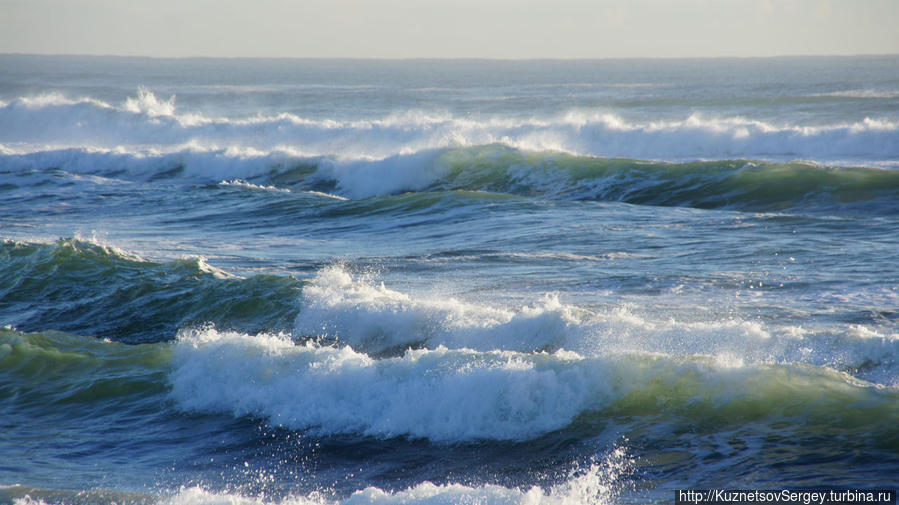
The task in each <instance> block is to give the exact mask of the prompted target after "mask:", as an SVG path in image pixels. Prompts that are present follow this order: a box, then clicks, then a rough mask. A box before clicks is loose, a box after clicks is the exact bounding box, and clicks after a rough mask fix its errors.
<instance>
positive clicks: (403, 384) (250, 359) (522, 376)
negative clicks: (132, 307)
mask: <svg viewBox="0 0 899 505" xmlns="http://www.w3.org/2000/svg"><path fill="white" fill-rule="evenodd" d="M173 363H174V368H173V371H172V373H171V376H170V380H171V385H172V386H171V387H172V390H171V394H172V398H173V399H174V401H175V402H176V404H177V405H178V408H180V409H183V410H186V411H196V412H210V413H231V414H233V415H236V416H251V417H257V418H262V419H265V420H267V422H269V423H272V424H274V425H277V426H284V427H287V428H291V429H298V430H306V431H308V432H310V433H312V434H317V435H328V434H339V433H358V434H364V435H369V436H375V437H378V438H391V437H398V436H405V437H411V438H425V439H429V440H431V441H432V442H438V443H459V442H469V441H477V440H528V439H533V438H535V437H540V436H543V435H545V434H548V433H551V432H555V431H557V430H563V429H568V428H569V427H572V426H576V423H577V422H578V421H579V420H586V419H589V418H591V417H596V416H598V417H600V418H609V417H612V418H618V417H620V418H621V419H628V418H632V416H654V415H657V414H663V413H664V415H666V416H672V421H670V422H673V423H675V424H678V423H679V422H687V423H693V422H696V421H697V420H698V419H702V420H703V422H714V423H724V424H725V425H726V424H730V423H732V422H735V421H736V420H739V421H738V422H739V423H740V424H742V423H744V422H746V421H747V420H748V419H752V420H754V421H757V422H762V423H780V422H782V421H784V419H787V418H791V417H794V416H800V417H801V418H802V419H804V421H803V422H804V424H806V426H805V428H806V429H809V427H808V426H807V425H809V424H812V425H814V424H815V423H816V422H817V421H815V420H816V419H823V418H826V419H828V423H830V422H835V423H837V424H839V425H840V426H842V427H843V428H844V429H846V430H848V431H852V432H863V433H866V435H865V436H871V437H875V438H878V439H879V440H880V441H881V442H884V443H890V444H895V443H897V442H899V433H897V432H896V427H895V426H894V424H893V423H892V422H890V421H889V419H893V418H895V416H896V415H897V414H899V410H897V409H899V407H897V405H899V403H897V402H896V400H897V399H899V396H897V395H899V392H897V391H896V390H895V389H893V388H877V387H874V386H871V385H869V384H866V383H863V382H860V381H857V380H855V379H851V378H850V377H848V376H846V375H844V374H841V373H838V372H835V371H832V370H829V369H826V368H817V367H809V366H804V365H795V364H790V365H735V364H734V363H732V362H722V361H721V360H715V359H709V358H701V357H692V358H691V357H667V356H664V355H651V354H639V353H638V354H632V353H625V354H615V355H605V356H596V357H582V356H580V355H578V354H576V353H572V352H569V351H557V352H555V353H551V354H550V353H521V352H514V351H489V352H479V351H474V350H469V349H457V350H453V349H447V348H445V347H442V346H441V347H437V348H435V349H419V350H408V351H406V352H405V353H404V354H403V355H402V356H398V357H390V358H381V359H375V358H372V357H370V356H368V355H366V354H363V353H359V352H357V351H354V350H353V349H352V348H350V347H348V346H347V347H332V346H321V345H318V344H315V343H312V342H307V343H305V344H296V343H295V342H294V341H292V340H291V339H290V338H288V337H287V336H285V335H280V336H279V335H255V336H250V335H245V334H239V333H234V332H219V331H216V330H214V329H204V330H191V331H187V332H184V333H182V334H181V336H180V338H179V340H178V341H177V343H176V344H175V345H174V349H173ZM847 405H858V406H859V408H861V409H862V410H865V411H866V415H865V416H864V418H861V417H859V416H857V415H855V414H851V413H849V412H848V411H847V410H846V409H847ZM862 405H864V406H865V407H861V406H862ZM852 410H853V409H849V411H852ZM678 419H680V421H678ZM828 426H831V425H830V424H828Z"/></svg>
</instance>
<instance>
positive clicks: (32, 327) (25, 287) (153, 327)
mask: <svg viewBox="0 0 899 505" xmlns="http://www.w3.org/2000/svg"><path fill="white" fill-rule="evenodd" d="M300 289H301V282H300V281H298V280H296V279H293V278H290V277H278V276H273V275H257V276H253V277H250V278H247V279H243V278H239V277H235V276H234V275H231V274H228V273H227V272H224V271H222V270H219V269H216V268H214V267H211V266H210V265H208V264H207V263H206V262H205V261H204V260H203V259H202V258H190V259H182V260H177V261H174V262H168V263H156V262H151V261H147V260H144V259H143V258H140V257H138V256H135V255H133V254H129V253H126V252H124V251H122V250H120V249H118V248H115V247H113V246H109V245H106V244H102V243H99V242H97V241H94V240H89V239H60V240H58V241H57V242H56V243H53V244H34V243H21V242H15V241H8V240H7V241H3V242H0V324H6V325H15V326H16V327H17V328H19V329H22V330H26V331H43V330H48V329H56V330H62V331H68V332H75V333H81V334H89V335H94V336H97V337H101V338H110V339H114V340H119V341H124V342H130V343H135V342H154V341H160V340H171V339H173V338H174V337H175V334H176V332H177V330H178V328H181V327H183V326H187V325H191V324H204V323H206V322H209V321H215V322H217V323H218V324H219V325H221V326H222V327H226V328H229V327H232V328H241V329H244V330H245V331H261V330H264V329H268V330H271V329H274V328H279V327H285V326H289V321H291V320H292V318H294V317H295V315H296V311H297V307H296V302H295V300H296V298H297V297H298V296H299V293H300Z"/></svg>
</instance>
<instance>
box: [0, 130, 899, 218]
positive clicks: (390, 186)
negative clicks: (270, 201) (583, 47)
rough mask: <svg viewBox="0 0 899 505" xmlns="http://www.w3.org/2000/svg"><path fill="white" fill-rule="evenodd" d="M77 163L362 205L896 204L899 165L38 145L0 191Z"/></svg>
mask: <svg viewBox="0 0 899 505" xmlns="http://www.w3.org/2000/svg"><path fill="white" fill-rule="evenodd" d="M60 170H62V171H63V172H60ZM84 172H87V173H88V174H91V176H92V177H93V179H91V181H92V182H94V183H96V184H101V185H102V184H116V183H118V182H117V181H119V180H120V179H124V180H129V179H131V180H134V179H137V180H145V181H149V182H151V183H152V182H154V181H157V180H159V179H167V180H174V181H177V180H183V181H186V182H187V183H190V184H194V183H198V182H199V183H204V184H209V183H218V184H219V185H220V186H221V187H223V188H228V189H243V190H247V191H269V192H271V193H273V194H280V195H281V197H286V196H288V195H287V194H288V193H290V192H303V193H306V194H309V193H312V194H313V195H318V196H322V197H330V198H331V199H332V200H335V202H336V201H339V200H345V199H348V198H349V199H354V200H365V199H369V200H366V201H365V202H363V203H362V204H355V203H350V204H345V205H338V207H341V208H347V209H356V211H357V212H360V213H367V212H372V211H378V209H390V208H391V207H397V208H400V209H402V208H405V207H406V206H408V205H411V206H413V207H420V206H422V205H424V206H427V205H429V204H428V201H435V200H436V201H440V198H436V199H435V197H434V195H433V193H435V192H445V191H462V192H479V193H481V194H482V197H483V198H492V197H491V196H490V195H488V194H486V193H490V194H494V195H495V194H507V195H518V196H524V197H536V198H543V199H556V200H596V201H613V202H626V203H632V204H639V205H656V206H677V207H695V208H704V209H732V210H740V211H785V210H797V211H808V212H829V213H844V212H845V213H854V214H873V215H895V214H897V213H899V170H894V169H884V168H872V167H851V166H826V165H819V164H815V163H810V162H798V161H792V162H786V161H785V162H766V161H753V160H744V159H725V160H719V161H693V162H678V163H675V162H661V161H644V160H633V159H617V158H599V157H593V156H576V155H571V154H565V153H560V152H534V151H523V150H519V149H515V148H511V147H508V146H505V145H500V144H494V145H484V146H477V147H467V148H445V149H436V150H426V151H421V152H416V153H413V154H405V155H396V156H391V157H387V158H384V159H379V160H355V161H353V160H343V161H341V160H336V159H329V158H310V157H306V156H302V155H296V154H294V153H291V152H287V151H277V152H270V153H247V152H236V151H235V152H232V151H228V150H217V151H212V152H206V151H199V150H186V151H179V152H177V153H170V154H152V155H150V154H128V153H113V152H107V151H103V152H94V151H89V150H85V149H69V150H63V151H45V152H40V153H33V154H23V155H5V156H0V184H2V185H0V192H5V193H6V194H7V195H16V194H17V193H24V194H30V192H31V191H32V189H33V187H36V186H37V185H46V184H54V183H55V184H60V183H61V182H60V180H61V179H60V177H62V180H63V182H66V183H71V182H72V181H74V180H76V179H78V178H79V176H78V174H79V173H84ZM42 174H44V175H42ZM97 177H100V178H97ZM107 177H112V178H114V179H104V178H107ZM410 192H411V193H431V194H430V195H427V194H426V195H422V196H420V197H417V199H416V197H413V199H412V201H408V202H407V200H409V198H408V197H407V196H405V195H403V194H404V193H410ZM397 195H400V200H396V196H397ZM372 197H388V198H386V199H385V198H381V199H372ZM417 200H421V202H417ZM416 202H417V203H416ZM332 203H334V202H332ZM332 210H333V209H332ZM335 212H339V213H343V212H345V211H344V210H340V209H338V210H336V211H335ZM350 212H353V211H352V210H350Z"/></svg>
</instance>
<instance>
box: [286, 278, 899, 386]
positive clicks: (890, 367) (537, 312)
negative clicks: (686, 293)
mask: <svg viewBox="0 0 899 505" xmlns="http://www.w3.org/2000/svg"><path fill="white" fill-rule="evenodd" d="M295 332H296V334H297V335H309V336H314V337H325V338H326V339H333V340H336V341H337V342H338V343H340V344H341V345H344V344H346V345H350V346H352V348H353V349H356V350H357V351H362V352H368V353H374V354H384V353H387V354H393V355H396V354H397V353H401V352H403V350H405V349H406V348H408V347H410V346H422V347H426V348H430V349H435V348H437V347H438V346H444V347H447V348H450V349H474V350H478V351H482V352H486V351H492V350H504V351H516V352H533V351H540V350H548V351H555V350H559V349H565V350H569V351H573V352H577V353H578V354H579V355H582V356H588V357H599V356H612V355H617V354H622V353H633V352H638V353H658V354H662V355H668V356H709V357H712V358H714V359H722V360H724V361H729V362H744V363H747V364H759V363H782V364H788V363H806V364H809V365H815V366H824V367H830V368H834V369H837V370H852V371H853V373H855V374H857V375H858V376H859V377H862V378H864V379H865V380H870V381H873V382H877V383H880V384H884V385H893V384H894V382H895V377H896V372H897V370H896V365H895V363H896V359H895V358H896V357H897V356H899V338H895V335H891V334H889V333H888V332H887V333H884V332H877V331H876V330H872V329H867V328H864V327H859V326H852V327H847V328H845V331H834V330H833V329H831V328H828V329H826V330H815V329H812V328H803V327H799V326H792V325H778V324H775V323H774V322H769V323H764V322H761V321H754V320H747V319H743V318H738V317H720V316H716V315H714V314H707V315H705V317H697V318H694V319H692V320H678V319H675V318H672V317H670V316H667V315H666V314H664V313H658V312H656V311H651V310H646V309H639V310H638V309H636V308H634V307H628V306H626V305H624V306H620V305H619V306H613V307H600V308H592V309H587V308H583V307H578V306H575V305H570V304H565V303H563V302H562V301H561V300H560V298H559V296H558V295H554V294H549V295H546V296H544V297H543V298H542V299H538V300H536V301H535V302H534V303H532V304H530V305H526V306H524V307H511V308H510V307H506V306H503V305H502V304H496V305H491V304H490V303H489V302H486V301H484V300H479V301H477V302H473V301H470V300H465V299H460V298H457V297H453V296H447V295H445V294H442V293H439V292H431V293H405V292H402V291H397V290H395V289H391V288H390V287H387V286H385V285H384V283H383V282H381V281H379V280H378V279H377V278H376V277H373V276H371V275H359V274H353V273H351V272H350V271H349V270H348V269H347V268H345V267H342V266H339V265H335V266H330V267H327V268H324V269H322V270H321V271H320V272H319V273H318V274H317V275H316V276H315V277H314V278H313V279H312V280H311V282H310V283H309V284H308V285H307V286H305V287H304V290H303V303H302V309H301V311H300V314H299V315H298V316H297V319H296V322H295ZM859 367H861V368H859ZM856 369H858V370H856Z"/></svg>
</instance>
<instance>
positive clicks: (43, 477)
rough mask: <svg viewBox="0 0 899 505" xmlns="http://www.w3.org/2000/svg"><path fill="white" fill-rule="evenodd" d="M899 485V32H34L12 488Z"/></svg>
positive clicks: (5, 69) (573, 490) (188, 500)
mask: <svg viewBox="0 0 899 505" xmlns="http://www.w3.org/2000/svg"><path fill="white" fill-rule="evenodd" d="M897 485H899V56H866V57H783V58H768V59H682V60H667V59H662V60H652V59H644V60H641V59H637V60H595V61H593V60H572V61H565V60H539V61H491V60H327V59H322V60H315V59H311V60H302V59H300V60H291V59H270V60H269V59H149V58H125V57H87V56H84V57H80V56H31V55H0V503H2V504H16V505H37V504H68V505H75V504H132V503H134V504H160V505H165V504H172V505H180V504H241V505H250V504H253V505H256V504H279V505H280V504H283V505H290V504H319V505H325V504H347V505H350V504H351V505H361V504H379V505H394V504H396V505H399V504H430V505H436V504H485V505H486V504H522V505H524V504H527V505H536V504H643V503H671V502H672V501H673V499H674V490H676V489H712V488H729V489H813V488H826V489H875V488H876V489H881V488H896V487H897Z"/></svg>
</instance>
